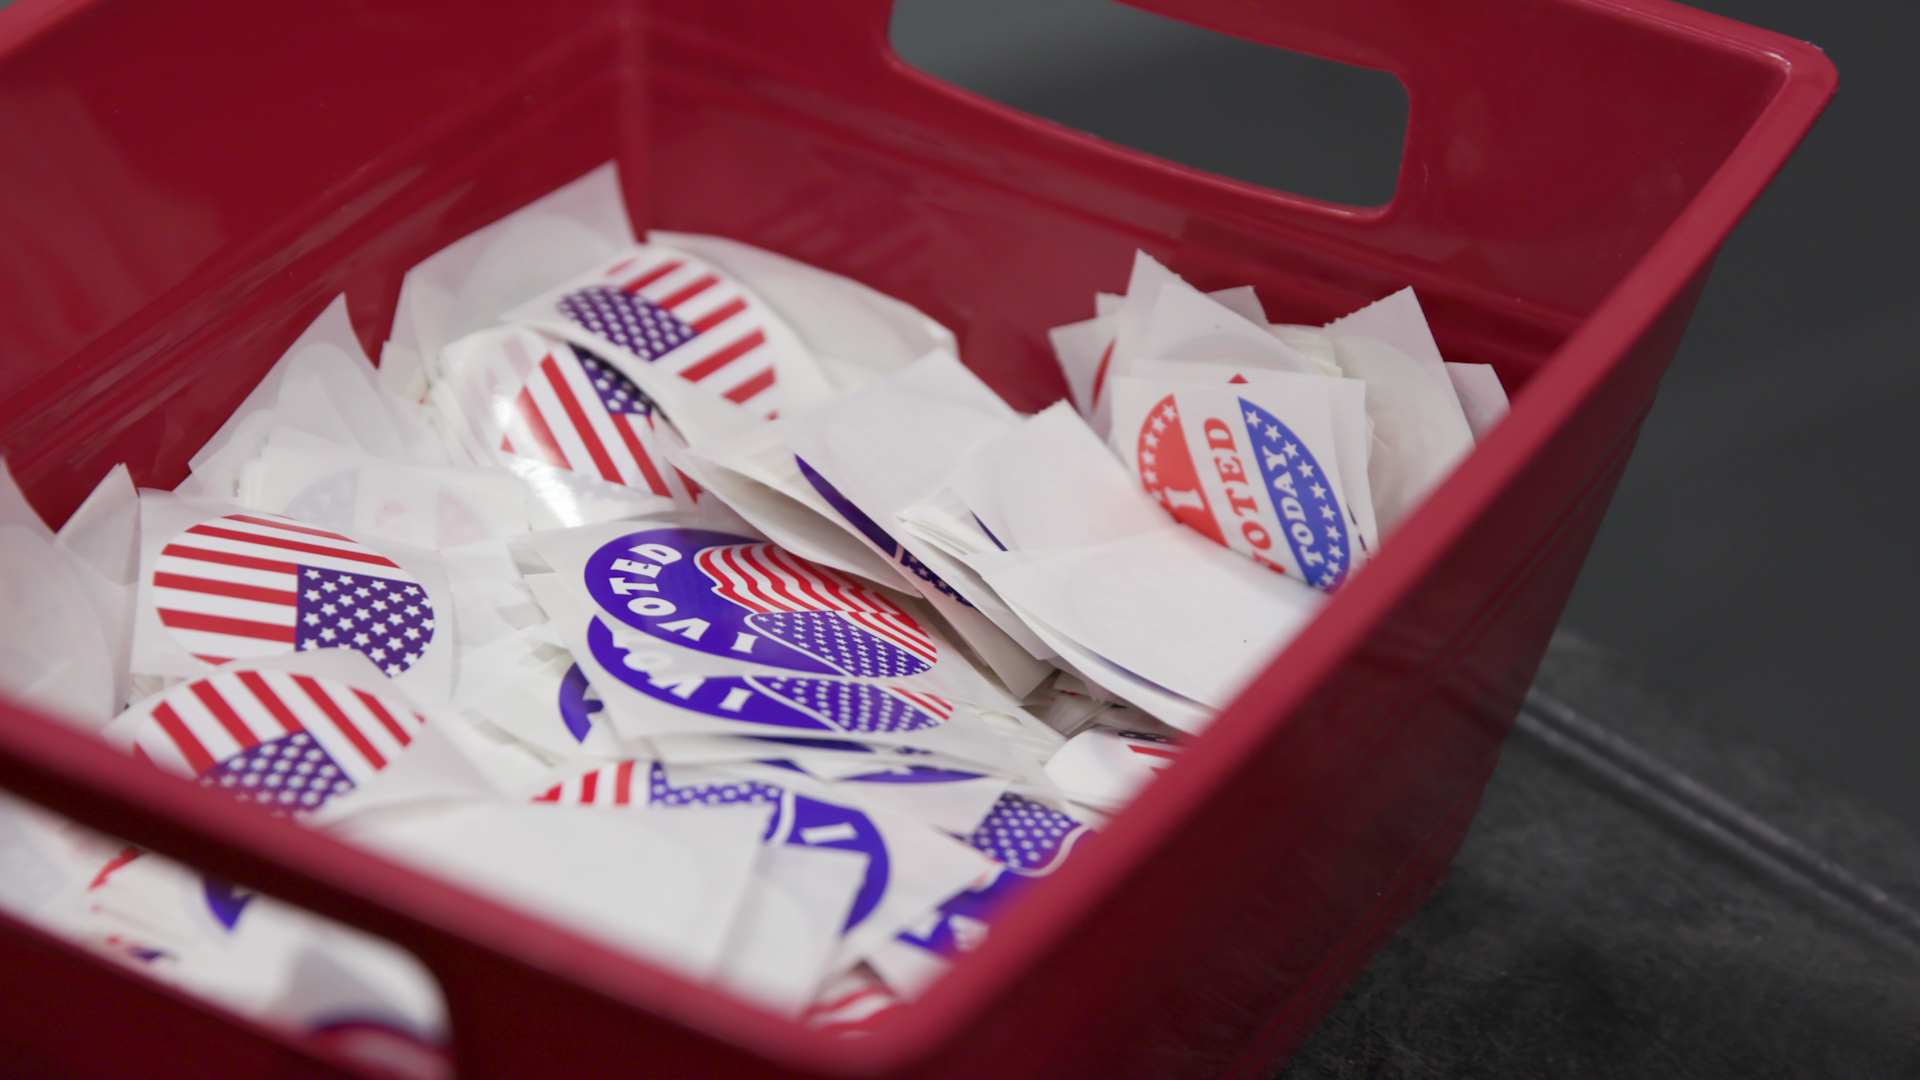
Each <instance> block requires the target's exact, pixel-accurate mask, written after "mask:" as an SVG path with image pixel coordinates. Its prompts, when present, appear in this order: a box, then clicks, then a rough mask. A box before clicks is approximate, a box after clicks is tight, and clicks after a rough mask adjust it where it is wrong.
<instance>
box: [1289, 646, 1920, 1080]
mask: <svg viewBox="0 0 1920 1080" xmlns="http://www.w3.org/2000/svg"><path fill="white" fill-rule="evenodd" d="M1916 907H1920V840H1916V838H1915V834H1914V833H1913V832H1911V831H1909V830H1908V829H1906V828H1905V827H1904V826H1903V825H1902V824H1901V823H1900V822H1899V821H1897V820H1896V819H1894V818H1892V817H1891V816H1890V815H1886V814H1884V813H1881V812H1880V811H1878V810H1875V809H1872V808H1868V807H1864V806H1862V805H1861V804H1860V803H1859V802H1858V801H1856V800H1854V799H1853V798H1851V797H1850V796H1849V795H1848V794H1846V793H1844V792H1841V791H1839V790H1838V789H1837V788H1836V787H1834V786H1833V785H1831V784H1829V783H1827V782H1826V781H1824V780H1823V779H1821V778H1819V777H1818V776H1814V775H1811V774H1809V773H1806V772H1805V771H1804V770H1801V769H1798V768H1796V767H1795V766H1794V765H1793V763H1792V762H1790V761H1787V760H1785V759H1784V758H1783V756H1782V755H1781V754H1779V753H1778V752H1776V751H1773V750H1771V749H1769V748H1766V747H1762V746H1758V745H1756V744H1754V743H1753V742H1752V741H1751V740H1750V739H1749V738H1748V737H1747V735H1746V733H1745V732H1744V731H1742V730H1739V729H1730V728H1729V727H1728V726H1727V725H1725V724H1722V723H1720V722H1718V721H1717V720H1716V719H1715V718H1714V717H1713V716H1712V715H1710V714H1707V713H1704V712H1701V711H1700V710H1697V709H1686V708H1677V707H1675V706H1674V705H1673V704H1672V703H1671V702H1669V701H1668V700H1666V699H1665V698H1664V697H1663V696H1662V695H1661V694H1660V693H1659V692H1658V691H1657V690H1655V689H1652V688H1650V687H1648V686H1647V685H1646V684H1645V682H1644V680H1642V679H1641V678H1640V677H1639V675H1638V674H1637V672H1636V671H1635V670H1634V669H1633V668H1632V666H1631V665H1628V664H1626V663H1624V662H1623V661H1621V660H1620V659H1619V658H1617V657H1613V656H1610V655H1608V654H1606V653H1605V652H1604V651H1603V650H1600V649H1597V648H1596V647H1594V646H1592V645H1591V644H1590V643H1588V642H1585V641H1583V640H1580V639H1578V638H1576V637H1572V636H1570V635H1567V634H1564V633H1563V634H1562V635H1561V637H1560V639H1559V640H1557V641H1556V642H1555V643H1554V647H1553V649H1552V650H1551V651H1550V652H1549V654H1548V657H1547V662H1546V664H1545V665H1544V667H1543V669H1542V671H1541V676H1540V679H1539V680H1538V682H1536V684H1535V687H1534V694H1533V697H1532V699H1531V700H1530V702H1529V705H1528V707H1527V709H1526V711H1525V712H1523V714H1522V716H1521V719H1520V723H1519V724H1518V726H1517V727H1516V729H1515V731H1514V734H1513V737H1512V738H1511V739H1510V740H1509V741H1508V743H1507V746H1506V749H1505V751H1504V753H1503V754H1502V756H1501V761H1500V767H1499V769H1498V770H1497V771H1496V772H1495V773H1494V778H1493V781H1492V782H1491V783H1490V784H1489V785H1488V788H1487V794H1486V799H1485V801H1484V802H1483V804H1482V806H1481V809H1480V813H1479V816H1478V817H1476V818H1475V819H1474V825H1473V829H1472V831H1471V832H1470V833H1469V834H1468V837H1467V842H1466V846H1465V847H1464V848H1463V850H1462V851H1461V854H1460V858H1459V859H1458V861H1457V862H1456V863H1455V864H1454V868H1453V874H1452V877H1451V879H1450V880H1449V881H1448V882H1447V883H1446V884H1445V885H1444V886H1442V887H1441V889H1440V891H1439V893H1438V894H1437V895H1436V896H1435V897H1434V899H1433V900H1432V901H1431V902H1430V903H1428V904H1427V905H1426V906H1425V907H1424V908H1422V909H1421V910H1420V911H1419V912H1418V913H1417V914H1416V915H1415V916H1414V917H1413V919H1412V920H1411V921H1409V922H1408V924H1407V926H1406V927H1405V928H1404V929H1403V930H1402V931H1401V933H1400V934H1399V936H1398V937H1397V938H1395V940H1394V941H1393V943H1392V944H1391V945H1389V946H1388V947H1387V949H1386V950H1385V952H1383V953H1382V954H1381V955H1380V957H1379V958H1378V959H1377V960H1376V961H1375V962H1374V963H1373V965H1372V966H1371V967H1369V968H1368V970H1367V971H1366V973H1365V974H1363V975H1362V976H1361V977H1360V979H1359V981H1358V982H1357V983H1356V984H1355V986H1354V987H1353V989H1352V991H1351V992H1350V993H1348V994H1347V996H1346V998H1345V999H1344V1000H1343V1001H1342V1002H1341V1003H1340V1005H1339V1006H1338V1007H1336V1008H1335V1009H1334V1011H1333V1012H1332V1014H1331V1015H1329V1016H1328V1017H1327V1019H1326V1020H1325V1022H1323V1023H1322V1024H1321V1025H1320V1027H1319V1028H1318V1029H1317V1030H1316V1031H1315V1032H1314V1034H1313V1036H1312V1037H1311V1038H1310V1039H1309V1040H1308V1042H1307V1044H1306V1046H1305V1047H1303V1048H1302V1049H1301V1051H1300V1053H1299V1054H1298V1055H1297V1056H1296V1057H1295V1058H1294V1060H1293V1061H1292V1063H1291V1064H1290V1065H1289V1067H1288V1068H1287V1070H1286V1071H1285V1072H1284V1073H1282V1076H1284V1077H1285V1078H1287V1080H1358V1078H1361V1077H1367V1078H1374V1080H1389V1078H1395V1080H1397V1078H1407V1080H1412V1078H1415V1077H1419V1078H1427V1077H1488V1078H1499V1077H1544V1076H1552V1077H1663V1078H1668V1077H1671V1078H1684V1077H1703V1078H1705V1077H1736V1076H1737V1077H1742V1078H1763V1077H1783V1078H1784V1077H1829V1076H1830V1077H1842V1078H1849V1080H1852V1078H1866V1077H1896V1076H1920V1026H1917V1025H1916V1024H1915V1023H1914V1019H1915V1017H1920V914H1916Z"/></svg>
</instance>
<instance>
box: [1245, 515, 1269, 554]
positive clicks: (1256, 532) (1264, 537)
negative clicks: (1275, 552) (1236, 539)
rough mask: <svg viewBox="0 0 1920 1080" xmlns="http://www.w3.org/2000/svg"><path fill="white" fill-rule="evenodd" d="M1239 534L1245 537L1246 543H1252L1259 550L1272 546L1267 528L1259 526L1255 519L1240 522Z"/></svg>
mask: <svg viewBox="0 0 1920 1080" xmlns="http://www.w3.org/2000/svg"><path fill="white" fill-rule="evenodd" d="M1240 535H1241V536H1244V537H1246V538H1247V543H1249V544H1252V545H1253V546H1254V547H1257V548H1259V549H1260V550H1261V551H1265V550H1267V549H1268V548H1270V547H1272V546H1273V536H1272V535H1271V534H1269V533H1268V532H1267V530H1265V529H1263V528H1261V527H1260V523H1259V522H1257V521H1248V522H1244V523H1242V524H1241V526H1240Z"/></svg>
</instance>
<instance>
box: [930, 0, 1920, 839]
mask: <svg viewBox="0 0 1920 1080" xmlns="http://www.w3.org/2000/svg"><path fill="white" fill-rule="evenodd" d="M1703 6H1706V7H1708V8H1709V9H1711V10H1714V11H1716V12H1717V13H1719V14H1723V15H1727V16H1730V17H1732V18H1736V19H1740V20H1742V21H1745V22H1750V23H1754V24H1757V25H1761V26H1765V27H1767V28H1769V29H1773V30H1778V31H1781V32H1783V33H1788V34H1793V35H1796V36H1799V37H1803V38H1807V39H1809V40H1812V41H1813V42H1815V43H1816V44H1819V45H1821V46H1822V47H1823V48H1825V49H1826V50H1827V51H1828V53H1829V55H1831V56H1832V57H1833V59H1834V61H1835V63H1836V64H1837V65H1838V67H1839V69H1840V73H1841V89H1840V93H1839V95H1838V97H1837V98H1836V99H1835V101H1834V103H1833V105H1832V107H1831V108H1830V109H1829V111H1828V113H1827V115H1826V116H1825V117H1824V118H1823V119H1822V121H1821V122H1820V124H1819V126H1818V127H1817V128H1816V129H1815V130H1814V132H1813V133H1812V135H1811V136H1810V137H1809V138H1808V140H1807V142H1806V144H1805V145H1804V146H1803V148H1802V149H1801V151H1800V153H1799V154H1798V156H1796V157H1795V158H1794V159H1793V161H1791V162H1790V163H1789V164H1788V165H1787V167H1786V169H1785V171H1784V172H1783V173H1782V174H1781V176H1780V177H1779V179H1778V180H1777V181H1776V183H1775V184H1774V186H1773V187H1772V189H1771V190H1770V191H1769V192H1768V193H1767V195H1766V196H1765V197H1764V198H1763V199H1762V200H1761V202H1760V203H1759V205H1758V206H1756V207H1755V209H1754V211H1753V212H1752V214H1751V216H1750V217H1749V218H1748V220H1747V222H1746V223H1745V224H1744V225H1742V226H1741V228H1740V230H1739V231H1738V232H1737V233H1736V234H1735V235H1734V237H1733V238H1732V239H1731V241H1730V242H1729V243H1728V245H1727V247H1726V249H1725V251H1724V253H1723V254H1722V256H1721V258H1720V261H1719V265H1718V268H1717V269H1716V271H1715V273H1714V276H1713V278H1712V281H1711V284H1710V285H1709V286H1708V289H1707V294H1706V296H1705V298H1704V300H1703V301H1702V303H1701V306H1700V310H1699V313H1698V315H1697V316H1696V317H1695V319H1694V322H1693V328H1692V330H1691V332H1690V333H1689V334H1688V337H1687V340H1686V342H1685V344H1684V345H1683V346H1682V348H1681V351H1680V355H1679V358H1678V359H1677V360H1676V361H1675V364H1674V367H1673V371H1672V373H1671V375H1670V376H1669V377H1668V380H1667V383H1666V387H1665V389H1664V390H1663V392H1662V394H1661V398H1660V403H1659V405H1658V406H1657V408H1656V409H1655V411H1654V413H1653V415H1652V417H1651V418H1650V419H1649V421H1648V423H1647V425H1646V428H1645V431H1644V434H1643V436H1642V439H1641V445H1640V448H1639V451H1638V452H1637V453H1636V455H1635V457H1634V459H1633V464H1632V466H1631V467H1630V469H1629V471H1628V474H1627V477H1626V480H1625V482H1624V483H1623V485H1622V487H1621V490H1620V493H1619V496H1618V498H1617V499H1616V500H1615V503H1614V507H1613V510H1612V513H1611V515H1610V516H1609V518H1608V521H1607V525H1606V527H1605V530H1604V531H1603V533H1602V534H1601V537H1600V540H1599V543H1598V546H1597V547H1596V549H1595V551H1594V553H1593V557H1592V559H1591V561H1590V563H1589V566H1588V570H1587V572H1586V575H1585V576H1584V578H1583V579H1582V581H1581V584H1580V588H1579V591H1578V592H1577V594H1576V595H1575V597H1574V600H1573V604H1572V606H1571V607H1570V609H1569V610H1568V612H1567V616H1566V625H1567V626H1569V627H1572V628H1577V629H1578V630H1580V631H1582V632H1583V633H1585V634H1586V635H1588V636H1589V637H1590V638H1592V639H1593V640H1595V641H1598V642H1602V643H1605V644H1606V645H1607V646H1609V647H1610V648H1612V649H1614V650H1616V651H1617V652H1618V653H1620V654H1621V655H1624V656H1626V657H1629V658H1631V659H1632V661H1633V662H1634V663H1635V664H1637V665H1638V666H1639V667H1640V668H1642V669H1644V670H1646V671H1647V672H1648V673H1650V675H1651V676H1652V678H1653V679H1655V680H1656V681H1657V682H1659V683H1661V684H1663V685H1664V686H1665V687H1666V688H1667V689H1668V691H1669V692H1671V693H1673V694H1675V695H1677V696H1678V697H1679V698H1681V699H1682V700H1686V701H1690V702H1692V703H1694V704H1697V705H1698V706H1700V707H1701V708H1702V709H1703V710H1705V711H1706V712H1709V713H1712V714H1714V715H1718V716H1720V717H1723V718H1725V719H1726V720H1727V721H1728V722H1730V723H1732V724H1734V725H1736V726H1737V727H1738V728H1740V729H1741V730H1744V731H1745V732H1747V733H1748V734H1749V735H1750V736H1751V737H1752V738H1754V739H1757V740H1760V741H1761V742H1764V743H1766V744H1769V745H1771V746H1774V747H1776V748H1778V749H1779V750H1780V751H1781V752H1782V753H1783V754H1785V755H1786V756H1787V757H1788V758H1790V759H1792V760H1793V761H1795V762H1797V763H1800V764H1803V765H1805V766H1808V767H1809V768H1811V769H1812V770H1815V771H1817V772H1819V773H1822V774H1824V775H1826V776H1827V777H1829V778H1830V779H1832V780H1834V781H1836V782H1838V783H1840V784H1843V785H1844V786H1846V787H1847V788H1848V789H1849V790H1851V791H1853V792H1855V793H1856V794H1857V795H1858V796H1859V797H1860V798H1862V799H1865V800H1868V801H1870V802H1873V803H1875V804H1877V805H1879V806H1880V807H1882V808H1884V809H1886V810H1887V811H1890V812H1892V813H1894V814H1896V815H1899V816H1900V817H1903V818H1904V819H1905V820H1907V821H1908V822H1910V823H1914V824H1916V825H1920V715H1916V712H1917V711H1916V709H1915V706H1914V695H1913V688H1914V684H1915V679H1914V677H1913V675H1912V674H1911V673H1912V672H1913V671H1914V670H1916V666H1917V665H1915V664H1914V661H1913V660H1911V659H1909V658H1911V657H1914V656H1916V654H1920V618H1917V617H1916V614H1915V613H1916V611H1920V567H1917V566H1916V561H1915V560H1914V559H1913V558H1911V557H1909V556H1908V554H1907V553H1908V551H1909V550H1910V549H1911V548H1912V546H1913V545H1912V542H1911V541H1910V539H1909V538H1910V537H1911V536H1912V535H1913V533H1914V531H1915V527H1916V526H1920V498H1916V495H1915V492H1914V490H1913V484H1914V480H1915V476H1916V468H1915V466H1916V464H1920V425H1916V424H1915V423H1912V422H1911V421H1910V420H1909V418H1910V417H1912V416H1914V415H1915V413H1916V408H1917V407H1920V363H1916V361H1920V356H1916V351H1917V348H1916V344H1915V341H1916V336H1915V335H1916V329H1917V328H1920V256H1917V255H1916V252H1917V251H1920V154H1917V153H1916V150H1917V149H1920V138H1917V137H1916V136H1917V135H1920V123H1916V120H1915V117H1914V116H1913V115H1912V113H1913V111H1914V105H1915V103H1916V102H1920V62H1915V60H1914V59H1913V58H1914V56H1915V55H1916V52H1917V51H1920V50H1916V48H1915V47H1916V46H1917V45H1920V33H1916V28H1920V5H1914V4H1911V3H1909V2H1899V0H1827V2H1824V3H1813V2H1810V0H1800V2H1797V3H1790V2H1787V0H1709V2H1708V3H1706V4H1704V5H1703ZM894 31H895V33H894V38H895V44H896V47H897V48H898V49H899V50H900V52H901V54H902V56H903V57H905V58H906V59H908V60H909V61H910V62H913V63H916V64H918V65H919V66H921V67H923V68H925V69H926V70H929V71H931V72H933V73H935V74H937V75H941V76H942V77H945V78H948V79H950V80H952V81H954V82H957V83H959V84H961V85H963V86H967V87H969V88H971V89H975V90H977V91H979V92H981V93H984V94H986V95H988V96H991V97H995V98H998V99H999V100H1002V101H1005V102H1007V103H1009V104H1012V105H1016V106H1018V107H1021V108H1025V109H1028V110H1029V111H1032V112H1036V113H1039V114H1041V115H1043V116H1048V117H1050V118H1052V119H1056V120H1059V121H1061V122H1063V123H1067V124H1070V125H1073V126H1077V127H1080V128H1082V129H1084V130H1088V131H1092V132H1094V133H1096V134H1100V135H1103V136H1105V137H1108V138H1112V139H1114V140H1116V141H1119V142H1124V143H1128V144H1130V145H1134V146H1137V147H1140V148H1142V149H1146V150H1150V151H1152V152H1155V153H1159V154H1161V155H1163V156H1166V157H1170V158H1173V159H1175V160H1180V161H1184V162H1187V163H1189V164H1193V165H1196V166H1199V167H1202V168H1207V169H1210V170H1213V171H1216V172H1221V173H1224V174H1227V175H1232V176H1237V177H1240V178H1242V179H1247V180H1251V181H1255V182H1258V183H1263V184H1269V185H1272V186H1277V187H1283V188H1287V189H1290V190H1294V191H1298V192H1301V193H1303V194H1309V195H1316V196H1320V197H1324V198H1331V199H1336V200H1340V201H1346V202H1354V203H1362V204H1365V203H1377V202H1379V201H1382V200H1383V199H1384V198H1386V197H1387V195H1388V194H1389V193H1390V192H1391V188H1392V183H1391V176H1392V172H1393V168H1394V164H1395V162H1396V161H1397V160H1398V142H1397V139H1398V135H1397V132H1398V131H1399V130H1400V129H1401V126H1402V125H1403V124H1404V118H1405V102H1404V98H1403V97H1402V96H1401V95H1399V94H1398V92H1397V90H1396V87H1397V84H1395V83H1393V81H1392V80H1391V78H1388V77H1385V76H1377V75H1376V76H1369V75H1367V74H1365V73H1356V72H1355V71H1353V69H1345V68H1341V67H1340V66H1339V65H1332V64H1327V63H1324V62H1316V61H1309V60H1305V59H1302V58H1299V57H1295V56H1293V55H1292V54H1286V53H1281V52H1278V51H1276V50H1270V49H1263V48H1261V47H1259V46H1255V45H1251V44H1249V43H1246V42H1239V41H1233V40H1230V39H1224V38H1220V37H1218V36H1217V35H1211V34H1208V33H1206V32H1202V31H1195V30H1192V29H1191V28H1188V27H1182V26H1178V25H1176V24H1172V23H1168V22H1166V21H1165V20H1161V19H1159V18H1158V17H1157V16H1152V15H1147V14H1145V13H1143V12H1139V11H1137V10H1134V9H1130V8H1123V7H1120V6H1119V5H1117V4H1113V3H1111V2H1109V0H898V4H897V7H896V17H895V22H894ZM1381 79H1385V80H1386V81H1385V83H1382V82H1381V81H1380V80H1381ZM1292 148H1304V150H1305V151H1307V152H1291V153H1289V152H1282V150H1284V149H1292ZM1383 177H1384V178H1385V179H1384V182H1383Z"/></svg>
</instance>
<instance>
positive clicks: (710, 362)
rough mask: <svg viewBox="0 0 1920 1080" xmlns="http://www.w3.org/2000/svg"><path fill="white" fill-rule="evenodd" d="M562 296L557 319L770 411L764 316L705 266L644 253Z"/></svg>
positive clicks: (768, 350)
mask: <svg viewBox="0 0 1920 1080" xmlns="http://www.w3.org/2000/svg"><path fill="white" fill-rule="evenodd" d="M602 278H603V281H604V283H603V284H595V285H588V286H585V287H583V288H580V289H577V290H575V291H573V292H571V293H568V294H566V295H565V296H562V297H561V298H560V300H559V302H558V307H559V311H560V314H561V315H563V316H565V317H566V318H567V319H568V320H569V321H571V322H573V323H574V324H575V325H578V326H580V327H582V328H583V329H585V330H587V331H589V332H591V333H593V334H595V335H597V336H599V337H602V338H605V339H606V340H608V341H611V342H613V343H614V344H616V345H618V346H620V347H621V348H623V349H625V350H627V351H628V352H630V353H633V354H634V355H636V356H638V357H640V358H641V359H642V360H645V361H647V362H648V363H650V364H653V365H655V366H657V367H659V368H660V369H661V370H662V371H665V372H667V373H669V374H674V375H678V376H680V377H681V378H683V379H686V380H688V381H689V382H694V383H698V384H700V385H701V386H704V387H706V388H708V389H710V390H712V391H713V392H714V393H717V394H719V395H720V396H721V397H724V398H726V399H727V400H728V401H731V402H734V403H735V404H737V405H741V406H743V407H745V408H747V409H750V410H752V411H754V412H756V413H758V414H760V415H762V416H771V415H773V413H774V411H775V409H776V407H777V404H778V402H777V399H776V395H775V392H774V362H773V349H772V348H771V347H770V346H769V345H768V343H767V331H766V327H767V324H768V319H767V317H766V315H765V314H764V313H763V312H762V311H761V310H760V306H759V305H758V304H757V303H755V302H754V301H752V300H750V299H748V298H747V296H746V294H745V293H743V292H741V291H740V287H739V286H737V285H735V284H734V283H733V282H732V281H729V280H728V279H727V278H726V277H724V276H723V275H721V273H720V272H719V271H717V270H715V269H713V268H712V267H710V266H707V265H706V264H705V263H702V262H700V261H698V260H696V259H691V258H688V257H686V256H684V255H676V254H672V253H669V252H665V251H659V250H654V249H648V250H645V251H642V252H640V253H639V254H636V255H635V256H633V257H632V258H630V259H627V260H626V261H624V262H621V263H619V264H617V265H615V266H613V267H612V268H611V269H609V270H607V271H606V272H605V273H604V274H603V275H602Z"/></svg>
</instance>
